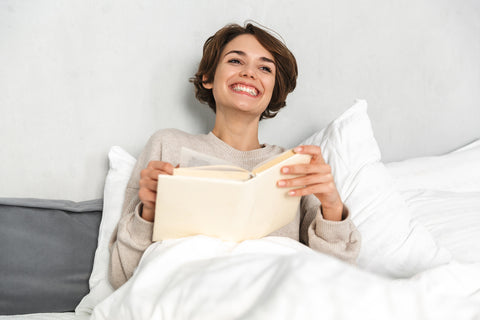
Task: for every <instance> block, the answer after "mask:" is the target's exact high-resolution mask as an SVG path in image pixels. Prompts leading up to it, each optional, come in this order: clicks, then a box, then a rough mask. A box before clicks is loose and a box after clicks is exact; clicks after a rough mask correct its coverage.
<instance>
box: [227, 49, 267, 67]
mask: <svg viewBox="0 0 480 320" xmlns="http://www.w3.org/2000/svg"><path fill="white" fill-rule="evenodd" d="M231 53H236V54H238V55H240V56H246V55H247V54H246V53H245V52H243V51H241V50H231V51H228V52H227V53H225V55H224V57H226V56H227V55H229V54H231ZM260 60H262V61H265V62H269V63H273V64H275V61H273V60H272V59H269V58H267V57H260Z"/></svg>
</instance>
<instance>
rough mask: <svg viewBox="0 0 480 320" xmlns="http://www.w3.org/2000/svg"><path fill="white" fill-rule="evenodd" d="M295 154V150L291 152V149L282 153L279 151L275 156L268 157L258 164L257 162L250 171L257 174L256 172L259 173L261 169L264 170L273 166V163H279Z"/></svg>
mask: <svg viewBox="0 0 480 320" xmlns="http://www.w3.org/2000/svg"><path fill="white" fill-rule="evenodd" d="M293 155H295V152H293V150H287V151H285V152H284V153H281V154H280V155H278V156H275V157H273V158H270V159H268V160H266V161H263V162H261V163H260V164H258V165H257V166H256V167H255V168H253V170H252V172H253V173H254V174H257V173H260V172H262V171H265V170H267V169H268V168H271V167H273V166H274V165H276V164H277V163H280V162H282V161H284V160H286V159H288V158H290V157H291V156H293Z"/></svg>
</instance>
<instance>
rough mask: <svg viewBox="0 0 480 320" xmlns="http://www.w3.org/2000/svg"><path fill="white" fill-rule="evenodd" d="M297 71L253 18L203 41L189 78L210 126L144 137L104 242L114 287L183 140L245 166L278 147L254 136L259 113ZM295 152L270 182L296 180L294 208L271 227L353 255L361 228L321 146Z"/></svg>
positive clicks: (129, 265)
mask: <svg viewBox="0 0 480 320" xmlns="http://www.w3.org/2000/svg"><path fill="white" fill-rule="evenodd" d="M297 73H298V72H297V64H296V61H295V57H294V56H293V55H292V53H291V52H290V51H289V50H288V49H287V48H286V47H285V45H284V44H283V43H282V42H280V41H279V40H278V39H276V38H275V37H274V36H272V35H271V34H270V33H268V32H266V31H265V30H263V29H261V28H259V27H257V26H254V25H252V24H247V25H246V26H245V27H241V26H239V25H227V26H226V27H224V28H222V29H220V30H219V31H218V32H217V33H216V34H215V35H214V36H212V37H210V38H209V39H208V40H207V41H206V42H205V45H204V50H203V58H202V61H201V62H200V65H199V69H198V72H197V73H196V75H195V77H194V78H193V79H192V82H193V83H194V85H195V89H196V96H197V98H198V99H199V100H200V101H202V102H205V103H208V105H209V106H210V107H211V108H212V109H213V110H214V112H215V125H214V128H213V129H212V131H211V132H209V133H208V134H203V135H191V134H188V133H185V132H183V131H180V130H174V129H166V130H161V131H158V132H156V133H155V134H154V135H153V136H152V137H151V138H150V140H149V141H148V143H147V145H146V146H145V148H144V150H143V151H142V153H141V154H140V156H139V158H138V160H137V164H136V166H135V168H134V170H133V173H132V176H131V178H130V181H129V183H128V186H127V190H126V194H125V202H124V206H123V211H122V218H121V219H120V221H119V224H118V226H117V230H116V231H115V232H114V233H113V236H112V239H111V242H110V250H111V261H110V270H109V278H110V282H111V284H112V285H113V287H115V288H118V287H119V286H121V285H122V284H123V283H125V282H126V281H127V280H128V279H129V278H130V277H131V276H132V274H133V271H134V270H135V268H136V266H137V265H138V263H139V261H140V258H141V257H142V254H143V252H144V251H145V250H146V248H147V247H148V246H149V245H150V244H151V243H152V242H151V238H152V230H153V220H154V212H155V199H156V189H157V177H158V175H159V174H172V173H173V168H174V167H175V166H176V165H177V164H178V163H179V159H180V150H181V148H182V147H187V148H190V149H193V150H196V151H199V152H202V153H205V154H208V155H211V156H214V157H216V158H221V159H224V160H226V161H228V162H230V163H233V164H236V165H238V166H240V167H243V168H245V169H247V170H251V169H252V168H253V167H254V166H255V165H257V164H258V163H260V162H262V161H264V160H266V159H269V158H271V157H273V156H275V155H277V154H279V153H281V152H283V151H284V149H283V148H281V147H278V146H274V145H268V144H260V142H259V140H258V126H259V122H260V120H261V119H264V118H272V117H274V116H275V114H276V113H277V112H278V111H279V110H280V109H281V108H282V107H284V106H285V99H286V97H287V95H288V93H290V92H292V91H293V89H294V88H295V85H296V78H297ZM295 152H297V153H305V154H310V155H311V156H312V160H311V162H310V163H309V164H306V165H302V164H298V165H291V166H285V167H283V168H282V169H281V170H282V173H284V174H285V179H282V180H280V181H278V182H277V185H278V186H279V187H288V188H291V187H296V189H295V190H292V191H290V192H289V195H290V196H292V197H300V196H301V197H302V200H301V206H300V207H301V208H299V209H300V210H299V212H298V214H297V217H296V219H295V220H294V221H293V222H291V223H290V224H288V225H287V226H285V227H283V228H281V229H279V230H277V231H275V232H274V233H272V234H271V235H274V236H286V237H290V238H293V239H295V240H298V241H301V242H302V243H304V244H306V245H308V246H310V247H311V248H313V249H315V250H317V251H320V252H324V253H327V254H331V255H333V256H336V257H338V258H340V259H342V260H345V261H348V262H351V263H353V262H355V259H356V257H357V255H358V252H359V249H360V235H359V233H358V231H357V230H356V228H355V226H354V225H353V223H352V221H351V220H350V218H349V214H348V210H347V209H346V208H345V206H344V205H343V203H342V200H341V199H340V196H339V193H338V191H337V189H336V186H335V183H334V180H333V176H332V174H331V170H330V167H329V165H328V164H326V163H325V161H324V159H323V157H322V154H321V150H320V148H319V147H318V146H299V147H297V148H295ZM290 174H294V175H296V177H295V178H291V177H289V176H288V175H290ZM185 201H188V199H185Z"/></svg>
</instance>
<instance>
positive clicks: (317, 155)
mask: <svg viewBox="0 0 480 320" xmlns="http://www.w3.org/2000/svg"><path fill="white" fill-rule="evenodd" d="M293 151H294V152H295V153H301V154H309V155H311V156H312V162H318V163H325V159H323V155H322V150H321V148H320V147H319V146H315V145H301V146H298V147H296V148H295V149H293Z"/></svg>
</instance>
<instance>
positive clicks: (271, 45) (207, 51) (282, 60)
mask: <svg viewBox="0 0 480 320" xmlns="http://www.w3.org/2000/svg"><path fill="white" fill-rule="evenodd" d="M242 34H251V35H253V36H254V37H255V38H256V39H257V40H258V42H260V44H261V45H262V46H263V47H264V48H265V49H266V50H268V51H269V52H270V53H271V54H272V56H273V57H274V60H275V67H276V70H277V71H276V73H275V86H274V88H273V94H272V98H271V100H270V103H269V104H268V106H267V108H266V109H265V111H264V112H263V113H262V115H261V116H260V120H262V119H264V118H273V117H275V115H276V114H277V113H278V111H279V110H280V109H281V108H283V107H284V106H285V105H286V102H285V100H286V98H287V95H288V94H289V93H290V92H292V91H293V90H294V89H295V86H296V85H297V75H298V69H297V61H296V60H295V57H294V56H293V54H292V53H291V52H290V50H289V49H288V48H287V47H286V46H285V44H283V42H282V41H280V40H278V39H277V38H276V37H274V36H273V35H272V34H270V33H269V32H267V31H265V30H263V29H261V28H259V27H257V26H255V25H253V24H251V23H248V24H246V25H245V27H242V26H240V25H238V24H229V25H226V26H225V27H223V28H222V29H220V30H218V31H217V32H216V33H215V34H214V35H213V36H211V37H210V38H208V39H207V41H205V44H204V46H203V57H202V60H201V61H200V65H199V66H198V71H197V73H195V76H194V77H192V78H191V79H190V82H193V84H194V86H195V97H196V98H197V99H198V100H199V101H200V102H202V103H207V104H208V105H209V106H210V108H211V109H212V110H213V111H214V112H215V111H216V103H215V99H214V97H213V92H212V90H211V89H206V88H205V87H204V86H203V83H212V82H213V78H214V76H215V71H216V69H217V65H218V62H219V60H220V55H221V53H222V51H223V49H224V48H225V46H226V45H227V43H229V42H230V41H232V40H233V39H234V38H235V37H237V36H239V35H242ZM204 75H205V77H206V79H207V80H206V81H203V76H204Z"/></svg>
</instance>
